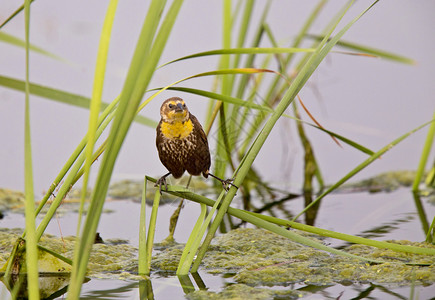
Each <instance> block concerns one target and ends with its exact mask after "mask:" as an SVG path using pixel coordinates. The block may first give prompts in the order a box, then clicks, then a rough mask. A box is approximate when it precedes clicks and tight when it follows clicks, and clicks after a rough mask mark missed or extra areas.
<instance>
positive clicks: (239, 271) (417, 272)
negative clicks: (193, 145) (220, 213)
mask: <svg viewBox="0 0 435 300" xmlns="http://www.w3.org/2000/svg"><path fill="white" fill-rule="evenodd" d="M21 234H22V230H19V229H0V264H1V265H3V264H5V262H6V260H7V259H8V258H9V255H10V253H11V250H12V245H14V243H15V242H16V241H17V239H18V238H19V237H20V236H21ZM301 234H303V235H305V236H307V237H309V238H311V239H315V240H317V241H320V240H318V239H317V238H316V237H315V236H314V235H311V234H307V233H301ZM74 243H75V238H74V237H71V236H69V237H64V238H63V239H62V238H58V237H55V236H52V235H44V236H43V238H42V239H41V241H40V245H42V246H44V247H45V248H48V249H51V250H53V251H55V252H57V253H59V254H61V255H63V256H65V257H67V258H72V257H73V249H74ZM394 243H397V244H400V245H412V246H417V247H427V248H432V249H435V246H434V245H430V244H427V243H416V242H409V241H394ZM183 247H184V245H182V244H175V245H173V246H171V247H164V246H163V245H162V244H156V247H155V250H156V251H157V253H156V255H155V256H154V257H153V258H152V269H153V272H155V273H157V274H159V275H160V276H167V275H174V274H175V271H176V269H177V266H178V262H179V260H180V257H181V254H182V250H183ZM344 250H345V251H346V252H349V253H352V254H356V255H361V256H365V257H368V258H372V259H377V260H383V261H385V263H382V264H368V263H364V262H361V261H360V260H354V259H351V258H347V257H342V256H334V255H330V254H329V253H325V252H322V251H318V250H315V249H313V248H310V247H305V246H302V245H300V244H297V243H294V242H292V241H291V240H289V239H287V238H284V237H282V236H279V235H277V234H274V233H271V232H269V231H266V230H263V229H251V228H243V229H237V230H233V231H230V232H229V233H227V234H223V235H221V236H219V237H216V238H215V239H214V241H213V243H212V245H211V246H210V249H209V251H208V252H207V255H206V256H205V258H204V260H203V270H205V271H207V272H208V273H211V274H226V275H227V276H231V277H232V280H233V281H235V284H232V285H230V286H227V287H226V288H224V289H223V290H221V291H220V292H213V291H204V290H200V291H194V292H192V293H189V294H188V296H187V297H188V299H222V298H225V299H226V298H231V297H233V296H234V297H236V296H237V297H241V298H244V297H243V295H250V296H249V298H252V299H270V298H274V297H277V298H280V297H285V298H286V299H293V298H294V299H297V298H298V297H301V296H302V295H303V294H302V293H303V292H301V291H294V290H291V289H286V290H282V289H280V288H275V289H273V288H272V289H271V288H259V287H258V286H259V285H263V286H270V287H272V286H287V285H290V284H294V283H303V284H309V285H318V286H326V285H331V284H336V283H350V282H354V283H356V282H357V283H383V284H392V285H396V286H401V285H410V284H421V285H431V284H433V283H434V282H435V257H434V256H427V255H416V254H409V253H403V252H394V251H391V250H385V249H378V248H372V247H369V246H363V245H351V246H349V247H347V248H345V249H344ZM137 254H138V253H137V248H135V247H133V246H131V245H129V244H127V243H126V242H125V241H122V240H115V239H114V240H111V239H109V240H106V241H105V243H104V244H94V245H93V248H92V252H91V256H90V262H89V268H88V273H87V277H88V278H91V279H92V278H99V279H101V278H104V279H119V280H137V279H140V278H142V277H140V276H138V275H137ZM65 284H66V283H65ZM255 286H257V287H255Z"/></svg>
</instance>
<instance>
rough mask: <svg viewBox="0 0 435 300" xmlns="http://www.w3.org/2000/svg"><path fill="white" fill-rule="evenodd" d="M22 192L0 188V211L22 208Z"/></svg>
mask: <svg viewBox="0 0 435 300" xmlns="http://www.w3.org/2000/svg"><path fill="white" fill-rule="evenodd" d="M24 202H25V197H24V193H22V192H20V191H14V190H10V189H4V188H0V211H6V210H16V209H23V207H24Z"/></svg>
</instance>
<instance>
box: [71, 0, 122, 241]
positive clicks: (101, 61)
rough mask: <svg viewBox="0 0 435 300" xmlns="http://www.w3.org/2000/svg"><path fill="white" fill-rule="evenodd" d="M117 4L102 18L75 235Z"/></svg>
mask: <svg viewBox="0 0 435 300" xmlns="http://www.w3.org/2000/svg"><path fill="white" fill-rule="evenodd" d="M117 6H118V0H111V1H110V2H109V5H108V8H107V12H106V17H105V19H104V24H103V29H102V33H101V36H100V44H99V47H98V55H97V63H96V66H95V74H94V87H93V91H92V100H91V105H90V111H89V125H88V134H87V137H88V142H87V143H86V150H85V165H84V169H83V170H84V178H83V186H82V195H81V201H80V208H79V220H78V222H77V237H78V236H79V233H80V227H81V223H82V222H81V218H82V213H83V207H84V202H85V198H86V193H87V189H88V181H89V173H90V169H91V165H92V163H93V159H92V156H93V154H94V145H95V142H96V132H97V129H98V115H99V112H100V107H101V102H102V95H103V86H104V75H105V73H106V63H107V56H108V53H109V44H110V36H111V32H112V26H113V21H114V19H115V12H116V8H117Z"/></svg>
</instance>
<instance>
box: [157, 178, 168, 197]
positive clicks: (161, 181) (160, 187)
mask: <svg viewBox="0 0 435 300" xmlns="http://www.w3.org/2000/svg"><path fill="white" fill-rule="evenodd" d="M169 174H170V173H169ZM169 174H166V175H164V176H162V177H160V178H159V179H158V180H157V181H156V183H155V184H154V186H155V187H157V186H158V187H159V192H160V195H162V185H164V186H165V191H166V192H167V191H168V184H167V183H166V177H167V176H168V175H169Z"/></svg>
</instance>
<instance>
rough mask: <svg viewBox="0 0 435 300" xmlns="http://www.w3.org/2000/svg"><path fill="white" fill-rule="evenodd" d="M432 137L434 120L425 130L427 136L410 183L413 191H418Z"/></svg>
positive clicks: (434, 130)
mask: <svg viewBox="0 0 435 300" xmlns="http://www.w3.org/2000/svg"><path fill="white" fill-rule="evenodd" d="M433 119H434V120H435V113H434V115H433ZM434 137H435V122H432V124H431V125H430V127H429V130H428V131H427V137H426V141H425V143H424V146H423V151H422V153H421V157H420V163H419V164H418V168H417V174H416V175H415V179H414V183H413V185H412V190H413V191H414V192H416V191H418V187H419V185H420V182H421V178H422V177H423V175H424V170H425V167H426V164H427V160H428V158H429V154H430V150H431V148H432V145H433V143H434Z"/></svg>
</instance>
